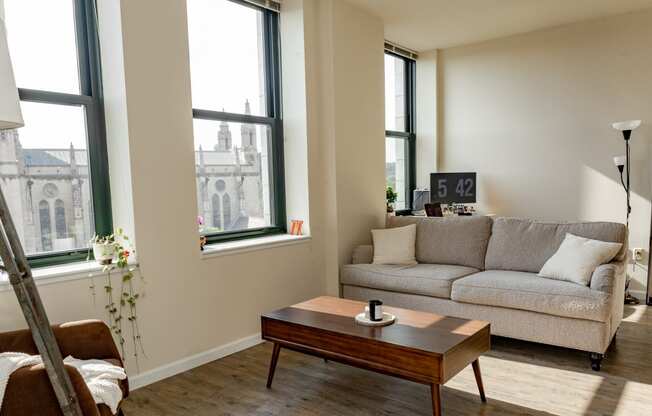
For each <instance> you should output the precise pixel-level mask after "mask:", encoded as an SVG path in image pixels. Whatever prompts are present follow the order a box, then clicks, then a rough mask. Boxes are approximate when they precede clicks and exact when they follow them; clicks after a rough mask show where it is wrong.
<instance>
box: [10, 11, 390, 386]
mask: <svg viewBox="0 0 652 416" xmlns="http://www.w3.org/2000/svg"><path fill="white" fill-rule="evenodd" d="M325 3H327V2H325V1H321V0H320V1H319V2H317V1H316V0H287V1H284V16H283V17H282V34H283V39H282V42H284V45H285V47H284V49H283V59H284V62H283V73H284V76H285V78H284V88H285V90H286V91H287V94H285V96H284V116H285V120H286V126H285V127H286V129H287V130H286V131H287V134H286V138H285V139H286V140H285V143H286V147H288V158H287V160H286V175H288V176H289V178H290V179H289V180H288V192H291V193H292V195H289V197H288V205H289V206H288V212H290V213H292V215H297V216H299V215H304V216H307V215H308V213H309V220H310V224H309V226H310V227H309V228H310V230H311V232H312V239H311V240H310V241H308V242H305V243H301V244H297V245H291V246H283V247H276V248H268V249H263V250H257V251H252V252H247V253H242V254H233V255H227V256H222V257H212V258H202V257H201V255H200V252H199V250H198V248H197V239H198V235H197V227H196V224H195V218H196V213H197V206H196V200H195V174H194V158H193V131H192V113H191V105H190V103H191V98H190V77H189V67H188V46H187V26H186V11H185V2H183V1H179V0H139V1H131V0H122V1H121V2H115V1H113V0H101V1H100V15H101V37H102V41H103V65H104V68H105V72H106V75H105V89H106V90H107V103H106V104H107V124H108V125H109V148H110V149H109V153H110V159H111V176H112V177H111V184H112V186H113V189H112V190H113V203H114V211H115V213H116V221H115V222H116V223H117V224H124V225H126V227H127V228H128V229H129V230H130V231H131V232H132V233H134V235H135V238H136V242H137V248H138V258H139V261H140V264H141V270H142V273H143V275H144V277H145V279H146V282H147V284H146V287H145V293H146V295H145V297H144V298H143V299H142V300H141V307H140V311H139V316H140V322H141V325H142V332H143V336H144V344H145V348H146V350H147V355H148V358H147V359H146V360H143V361H142V362H141V370H149V369H153V368H156V367H159V366H162V365H165V364H168V363H170V362H173V361H175V360H179V359H183V358H184V357H188V356H190V355H193V354H197V353H200V352H203V351H206V350H209V349H213V348H215V347H217V346H220V345H224V344H227V343H229V342H231V341H235V340H238V339H240V338H243V337H246V336H249V335H252V334H255V333H257V332H258V331H259V325H260V324H259V316H260V314H261V312H263V311H266V310H271V309H273V308H277V307H281V306H283V305H287V304H291V303H295V302H298V301H300V300H304V299H306V298H310V297H313V296H316V295H320V294H323V293H325V292H326V291H327V290H328V291H329V292H331V293H336V291H337V285H336V282H337V270H338V267H339V264H340V263H341V262H342V261H344V257H348V256H349V255H350V253H349V252H348V251H349V249H350V247H352V246H353V245H354V244H357V243H359V242H364V241H368V239H369V227H370V225H371V224H374V225H376V224H380V222H381V221H382V218H383V207H384V205H383V183H384V180H383V168H384V153H383V152H384V141H383V127H382V126H383V108H384V107H383V51H382V47H383V46H382V45H383V34H382V23H381V22H380V21H378V20H377V19H375V18H371V17H369V16H367V15H365V14H363V13H362V12H360V11H358V10H356V9H354V8H351V7H349V6H346V5H343V4H340V3H341V2H328V3H329V4H327V5H326V4H325ZM322 7H328V8H330V9H331V10H332V14H330V15H329V17H328V18H324V17H321V16H320V14H319V12H320V10H321V8H322ZM359 21H362V22H363V23H364V24H359V23H356V22H359ZM304 38H305V41H304V40H303V39H304ZM349 38H355V39H356V40H355V41H351V42H349V41H347V39H349ZM324 46H327V48H326V49H324ZM325 68H332V69H333V71H332V73H330V75H329V76H328V77H322V75H325V72H323V71H326V69H325ZM335 82H337V83H339V85H334V83H335ZM153 173H155V174H153ZM344 215H346V216H347V218H346V219H341V216H344ZM132 219H133V220H132ZM307 219H308V218H307ZM332 253H335V255H331V254H332ZM97 283H98V285H99V287H100V288H101V282H100V281H98V282H97ZM88 287H89V281H88V280H86V279H82V280H74V281H68V282H60V283H55V284H49V285H41V286H40V291H41V295H42V298H43V301H44V303H45V306H46V309H47V310H48V313H49V315H50V319H51V321H52V322H60V321H67V320H76V319H83V318H89V317H102V314H103V304H102V302H101V300H98V304H97V305H93V302H92V299H91V297H90V293H89V289H88ZM327 287H328V289H327ZM98 299H101V298H98ZM24 326H25V324H24V320H23V318H22V316H21V314H20V311H19V308H18V305H17V304H16V301H15V298H14V296H13V294H12V293H11V292H7V291H0V330H9V329H15V328H18V327H24ZM129 370H130V372H131V373H132V374H133V373H134V370H135V367H134V366H133V363H131V364H130V366H129Z"/></svg>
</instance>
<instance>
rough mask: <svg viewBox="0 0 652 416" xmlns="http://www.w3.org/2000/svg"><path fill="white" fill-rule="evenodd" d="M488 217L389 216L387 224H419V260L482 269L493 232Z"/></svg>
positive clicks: (417, 255)
mask: <svg viewBox="0 0 652 416" xmlns="http://www.w3.org/2000/svg"><path fill="white" fill-rule="evenodd" d="M491 223H492V220H491V218H489V217H484V216H477V217H476V216H474V217H443V218H438V217H393V216H389V217H387V227H392V228H393V227H402V226H405V225H408V224H416V225H417V243H416V258H417V261H418V262H419V263H431V264H456V265H460V266H468V267H474V268H476V269H483V268H484V262H485V255H486V253H487V244H488V242H489V236H490V234H491Z"/></svg>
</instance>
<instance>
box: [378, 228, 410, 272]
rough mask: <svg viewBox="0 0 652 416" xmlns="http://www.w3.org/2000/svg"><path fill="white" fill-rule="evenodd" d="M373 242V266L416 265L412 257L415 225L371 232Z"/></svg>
mask: <svg viewBox="0 0 652 416" xmlns="http://www.w3.org/2000/svg"><path fill="white" fill-rule="evenodd" d="M371 236H372V238H373V241H374V262H373V263H374V264H403V265H412V264H417V260H416V257H415V255H414V252H415V245H416V239H417V225H416V224H410V225H407V226H405V227H398V228H387V229H384V230H371Z"/></svg>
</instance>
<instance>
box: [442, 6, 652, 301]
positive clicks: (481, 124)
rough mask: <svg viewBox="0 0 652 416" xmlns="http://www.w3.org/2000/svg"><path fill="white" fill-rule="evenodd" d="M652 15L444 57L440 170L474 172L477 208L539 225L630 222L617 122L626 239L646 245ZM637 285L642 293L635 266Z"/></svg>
mask: <svg viewBox="0 0 652 416" xmlns="http://www.w3.org/2000/svg"><path fill="white" fill-rule="evenodd" d="M651 42H652V11H646V12H637V13H632V14H627V15H622V16H617V17H611V18H606V19H602V20H595V21H589V22H581V23H576V24H572V25H567V26H562V27H557V28H553V29H548V30H542V31H537V32H533V33H529V34H524V35H518V36H513V37H509V38H504V39H498V40H493V41H489V42H484V43H480V44H475V45H470V46H464V47H457V48H451V49H444V50H442V51H440V53H439V62H438V65H439V86H440V88H439V94H440V95H439V102H440V109H439V110H440V126H439V127H440V130H439V135H440V137H439V149H438V151H439V167H440V170H442V171H464V170H470V171H477V172H478V180H479V190H478V195H479V207H480V209H481V210H482V211H484V212H489V213H496V214H498V215H510V216H524V217H531V218H539V219H544V220H571V221H572V220H608V221H624V220H625V206H624V203H625V202H624V198H625V194H624V191H623V189H622V188H621V186H620V183H619V177H618V172H617V170H616V168H615V167H614V165H613V162H612V157H613V156H616V155H620V154H624V143H623V140H622V136H621V135H620V133H619V132H616V131H614V130H612V129H611V127H610V124H611V123H612V122H614V121H619V120H628V119H633V118H640V119H643V120H644V121H646V122H647V123H646V124H644V125H643V126H642V127H641V128H640V129H639V130H637V131H635V132H634V135H633V139H632V146H633V147H632V157H633V162H632V181H633V184H632V191H633V194H632V206H633V208H632V210H633V212H632V220H631V237H630V244H631V245H632V246H633V247H645V248H647V245H648V244H647V241H648V235H649V227H650V202H649V201H650V141H651V140H652V127H650V126H651V124H650V123H652V101H651V100H650V97H652V77H651V74H652V72H651V68H652V53H650V45H651ZM634 274H635V275H636V279H637V282H636V283H634V289H635V290H642V289H643V281H644V273H643V272H642V271H637V272H635V273H634Z"/></svg>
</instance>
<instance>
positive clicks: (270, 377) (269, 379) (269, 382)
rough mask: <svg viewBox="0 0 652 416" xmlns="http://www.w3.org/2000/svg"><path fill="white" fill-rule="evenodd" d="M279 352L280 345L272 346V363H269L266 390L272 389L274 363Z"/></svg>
mask: <svg viewBox="0 0 652 416" xmlns="http://www.w3.org/2000/svg"><path fill="white" fill-rule="evenodd" d="M280 351H281V345H280V344H274V350H273V351H272V361H270V363H269V374H268V375H267V388H268V389H269V388H271V387H272V380H274V371H275V370H276V363H277V362H278V353H279V352H280Z"/></svg>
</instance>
